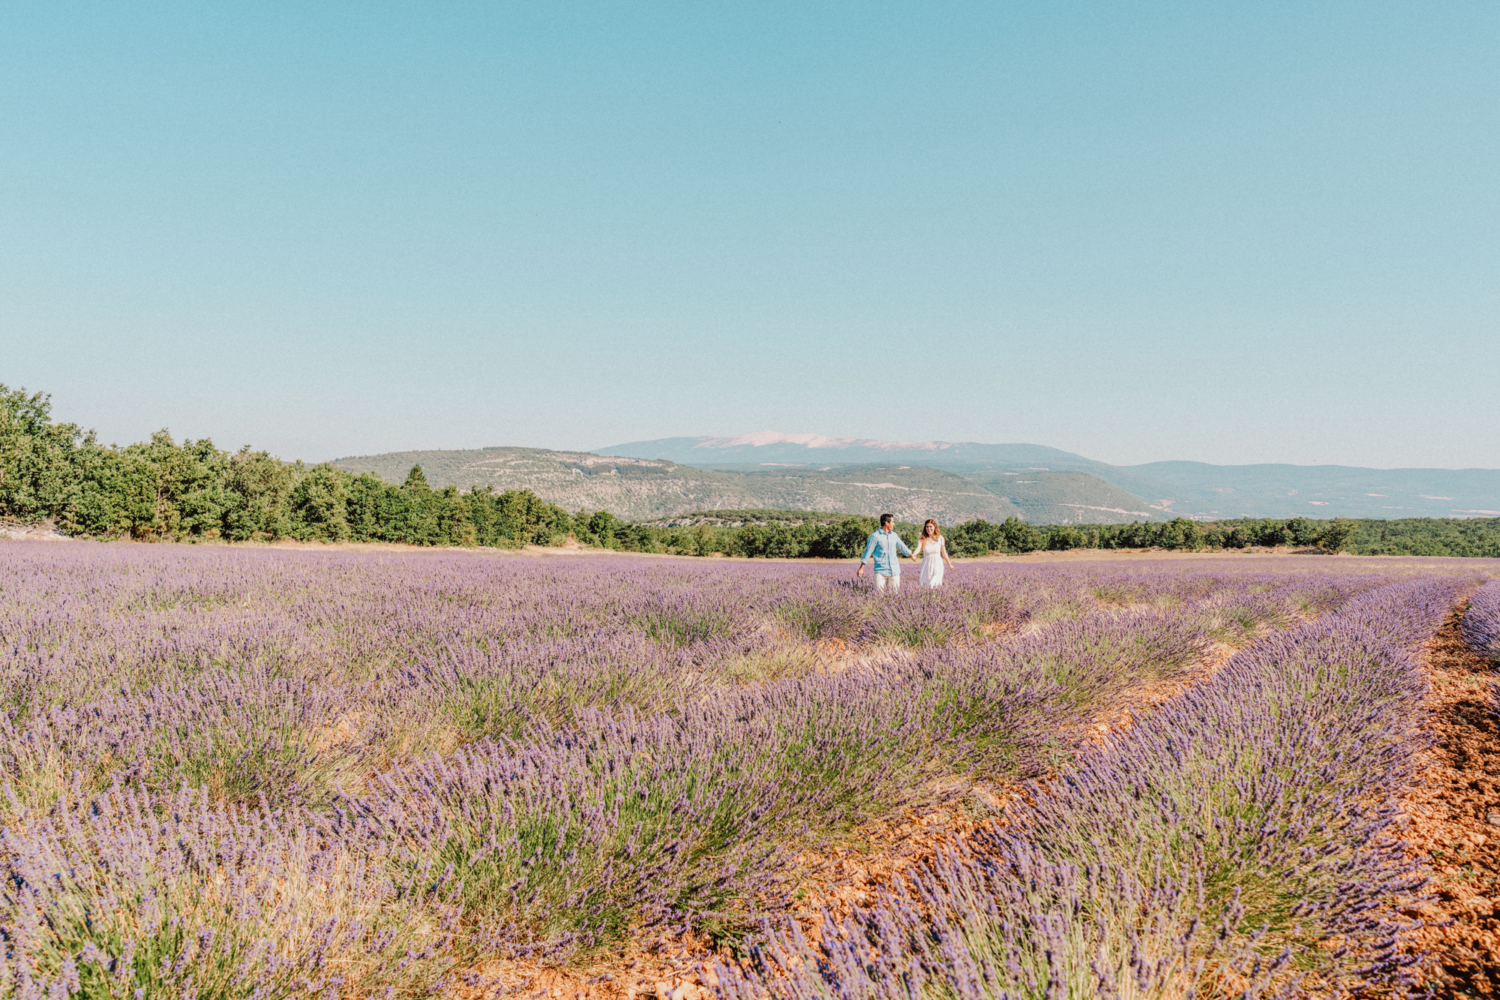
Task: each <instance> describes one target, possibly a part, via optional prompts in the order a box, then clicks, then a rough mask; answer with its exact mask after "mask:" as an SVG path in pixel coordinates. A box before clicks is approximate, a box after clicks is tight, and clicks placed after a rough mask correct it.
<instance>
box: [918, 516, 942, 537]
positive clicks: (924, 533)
mask: <svg viewBox="0 0 1500 1000" xmlns="http://www.w3.org/2000/svg"><path fill="white" fill-rule="evenodd" d="M929 524H930V525H932V537H933V538H942V537H943V529H942V528H939V527H938V523H937V519H936V518H931V517H929V518H928V519H927V520H925V521H923V522H922V534H921V535H919V536H918V537H919V538H926V537H927V526H928V525H929Z"/></svg>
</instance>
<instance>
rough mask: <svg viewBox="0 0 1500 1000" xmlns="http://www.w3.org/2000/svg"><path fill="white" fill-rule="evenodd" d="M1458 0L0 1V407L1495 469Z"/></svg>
mask: <svg viewBox="0 0 1500 1000" xmlns="http://www.w3.org/2000/svg"><path fill="white" fill-rule="evenodd" d="M1497 51H1500V5H1496V4H1494V3H1473V4H1466V3H1442V4H1386V3H1369V2H1366V3H1358V4H1355V3H1347V4H1333V3H1285V4H1276V3H1256V4H1234V5H1232V4H1217V3H1201V2H1200V3H1182V4H1153V3H1144V4H1141V3H1128V4H1127V3H1120V4H1106V3H1080V4H1069V5H1062V4H1009V5H1007V4H997V3H975V4H945V3H937V4H934V3H921V4H918V3H911V4H878V3H874V4H872V3H859V4H854V3H848V4H839V3H825V2H809V0H804V2H799V3H786V4H776V3H765V4H739V5H718V4H689V3H682V4H665V3H623V2H622V3H576V4H517V3H484V4H456V3H432V4H421V5H416V4H404V5H394V4H380V3H359V4H354V3H350V4H334V3H320V4H316V5H298V4H274V3H258V4H254V5H250V4H245V5H202V4H182V5H165V4H150V3H131V4H99V5H91V6H89V7H87V8H84V7H72V8H63V7H59V6H57V5H54V4H30V3H12V4H6V5H4V6H3V7H0V382H4V383H6V384H8V385H10V386H13V387H14V386H25V387H27V388H28V389H36V390H43V391H47V392H50V393H51V394H52V396H53V406H54V414H55V416H57V417H59V418H62V419H67V420H72V421H76V422H78V423H80V424H83V425H85V426H87V427H95V428H97V429H98V430H99V432H100V435H101V436H102V437H103V438H104V439H105V440H107V441H116V442H119V443H126V442H128V441H133V440H138V439H141V438H144V437H146V436H147V435H149V434H150V433H151V432H152V431H153V430H156V429H159V428H162V427H167V428H169V429H170V430H171V431H172V433H173V434H174V435H175V436H177V437H178V438H182V437H192V438H199V437H205V436H207V437H212V438H213V439H214V441H215V442H216V443H217V444H219V445H220V446H221V447H229V448H237V447H239V446H240V445H243V444H253V445H254V446H256V447H259V448H267V449H269V450H271V451H272V452H274V453H276V454H279V455H281V456H282V457H285V458H302V459H307V460H310V461H316V460H325V459H329V458H333V457H337V456H341V455H349V454H362V453H371V452H378V451H390V450H399V449H417V448H443V447H475V446H482V445H531V446H537V447H563V448H593V447H598V446H601V445H605V444H609V443H612V442H617V441H626V440H638V439H647V438H656V437H667V436H676V435H696V434H739V433H745V432H749V431H757V430H762V429H775V430H780V431H786V432H794V433H796V432H803V433H807V432H810V433H818V434H825V435H830V436H841V437H869V438H884V439H899V440H926V439H940V440H949V441H982V442H1032V443H1037V444H1045V445H1051V446H1053V447H1058V448H1064V449H1067V450H1069V451H1074V452H1078V453H1080V454H1083V455H1086V456H1088V457H1090V458H1095V459H1100V460H1102V461H1107V462H1114V463H1118V464H1129V463H1134V462H1145V461H1155V460H1164V459H1193V460H1198V461H1208V462H1215V463H1221V464H1232V463H1247V462H1273V461H1284V462H1295V463H1304V464H1315V463H1318V464H1320V463H1337V464H1350V465H1371V466H1440V467H1475V466H1477V467H1490V468H1494V467H1500V389H1497V387H1500V328H1497V319H1500V60H1497V59H1496V58H1495V52H1497Z"/></svg>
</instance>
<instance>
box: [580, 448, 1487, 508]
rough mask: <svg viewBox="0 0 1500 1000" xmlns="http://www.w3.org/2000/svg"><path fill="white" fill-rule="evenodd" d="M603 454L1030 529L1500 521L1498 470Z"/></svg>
mask: <svg viewBox="0 0 1500 1000" xmlns="http://www.w3.org/2000/svg"><path fill="white" fill-rule="evenodd" d="M601 451H607V452H610V453H613V454H621V455H637V456H641V457H644V458H661V459H668V460H671V461H675V462H686V463H691V464H693V465H695V466H697V467H700V468H704V469H707V470H713V469H718V468H735V469H749V468H770V467H777V468H782V469H786V470H788V471H790V470H791V469H796V468H812V469H822V470H829V471H831V470H833V469H835V468H837V467H839V466H841V465H845V464H856V463H857V464H868V463H870V462H872V461H881V462H902V463H911V464H917V463H920V464H922V465H925V466H929V467H931V468H935V469H942V470H945V471H947V472H951V473H953V474H954V475H957V476H961V477H963V478H965V479H969V480H971V481H973V482H975V483H977V484H982V485H985V486H987V487H988V488H989V489H991V490H992V491H993V492H995V493H997V494H999V495H1001V496H1006V497H1009V498H1010V500H1011V501H1012V502H1013V503H1015V504H1016V505H1017V506H1019V507H1021V508H1022V510H1023V511H1025V513H1026V517H1027V519H1028V520H1030V521H1032V522H1033V523H1079V522H1087V521H1096V520H1097V521H1113V520H1133V519H1134V516H1127V515H1125V514H1123V513H1121V512H1122V511H1137V512H1139V511H1145V512H1149V516H1150V517H1151V518H1152V519H1158V520H1159V519H1163V518H1169V517H1176V516H1186V517H1193V518H1198V519H1213V518H1232V517H1281V518H1285V517H1294V516H1304V517H1318V518H1329V517H1372V518H1395V517H1459V518H1464V517H1493V516H1496V514H1497V513H1500V470H1493V469H1361V468H1353V467H1346V466H1331V465H1329V466H1300V465H1238V466H1224V465H1208V464H1205V463H1202V462H1151V463H1147V464H1144V465H1133V466H1117V465H1109V464H1108V463H1105V462H1096V461H1094V460H1093V459H1088V458H1084V457H1083V456H1082V455H1075V454H1072V453H1071V452H1066V451H1061V450H1059V449H1056V448H1048V447H1044V446H1042V445H1034V444H976V443H972V442H958V443H955V442H944V441H926V442H921V441H916V442H914V441H875V440H865V439H852V438H825V437H819V436H817V435H811V434H780V433H776V432H771V431H763V432H760V433H757V434H745V435H741V436H739V437H699V438H662V439H660V440H655V441H635V442H630V443H627V444H618V445H611V446H609V447H608V448H605V449H601ZM1033 473H1035V474H1036V475H1035V476H1033V475H1032V474H1033ZM1033 479H1035V482H1028V480H1033ZM1012 483H1013V484H1014V485H1011V484H1012ZM1023 487H1024V489H1023ZM1028 489H1029V490H1032V491H1033V492H1030V493H1028V492H1027V490H1028ZM1095 515H1098V516H1095Z"/></svg>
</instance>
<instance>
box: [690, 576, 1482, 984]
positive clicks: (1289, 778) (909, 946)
mask: <svg viewBox="0 0 1500 1000" xmlns="http://www.w3.org/2000/svg"><path fill="white" fill-rule="evenodd" d="M1462 587H1463V583H1462V582H1461V581H1418V582H1413V583H1408V584H1400V585H1395V586H1391V587H1387V588H1383V589H1381V590H1378V591H1375V592H1374V593H1371V594H1368V595H1365V596H1363V597H1360V598H1356V599H1355V600H1353V601H1351V602H1350V603H1349V605H1348V606H1347V607H1345V608H1344V609H1343V611H1342V612H1341V613H1339V614H1337V615H1335V616H1332V617H1331V618H1329V619H1327V620H1324V621H1320V622H1315V623H1311V624H1308V625H1306V626H1303V627H1301V628H1298V629H1295V630H1293V631H1290V632H1287V633H1283V634H1280V635H1276V636H1272V637H1271V638H1269V639H1267V640H1266V641H1265V642H1263V643H1261V644H1259V645H1257V646H1256V647H1255V648H1253V649H1252V650H1249V651H1246V652H1244V653H1241V654H1240V655H1238V656H1236V657H1235V658H1234V659H1233V660H1232V661H1231V663H1230V664H1229V665H1228V666H1227V667H1226V668H1225V670H1224V671H1223V672H1222V673H1221V674H1220V675H1219V676H1218V677H1216V678H1215V679H1214V680H1213V681H1211V682H1210V683H1208V684H1206V685H1204V686H1202V687H1201V688H1198V689H1195V690H1193V691H1190V692H1188V693H1187V694H1185V695H1183V696H1181V697H1180V698H1179V699H1177V700H1176V701H1175V702H1174V703H1173V704H1171V705H1169V706H1167V707H1166V708H1164V709H1163V710H1162V711H1160V712H1158V713H1156V714H1154V715H1153V716H1151V717H1150V718H1148V719H1147V720H1145V721H1144V722H1142V723H1141V724H1139V725H1137V726H1136V727H1135V728H1134V729H1132V730H1131V731H1130V732H1129V734H1128V735H1126V736H1125V737H1124V738H1123V739H1121V740H1119V741H1118V742H1116V743H1115V744H1113V745H1111V746H1109V747H1107V748H1105V749H1102V750H1100V751H1098V752H1096V753H1093V754H1091V755H1089V756H1087V757H1085V758H1084V759H1083V760H1082V761H1081V762H1080V763H1079V765H1078V767H1077V768H1074V769H1068V770H1065V771H1064V773H1063V775H1062V777H1061V779H1060V780H1059V781H1058V782H1056V783H1055V784H1053V785H1049V786H1047V787H1038V788H1037V789H1036V790H1035V791H1036V795H1035V800H1036V805H1035V807H1034V808H1032V809H1027V810H1019V811H1016V812H1014V813H1013V814H1012V816H1011V822H1010V824H1009V825H1008V826H1007V827H1006V828H1004V829H1002V830H1000V831H999V832H992V833H989V834H982V835H980V836H978V837H976V838H974V839H973V840H972V841H971V842H970V843H968V844H966V845H965V846H964V847H962V848H961V849H959V850H955V851H951V852H947V853H945V854H944V855H942V856H941V857H940V858H939V859H938V860H936V861H935V862H934V863H932V864H930V865H929V866H927V867H926V868H924V869H923V870H921V871H920V873H919V874H918V875H916V876H915V877H914V878H913V879H912V880H911V882H910V884H909V885H908V886H906V887H905V889H904V890H903V891H896V892H890V893H887V894H886V895H885V897H884V898H883V899H882V900H881V901H880V902H879V904H878V905H876V906H875V907H873V908H872V909H870V910H868V911H865V912H861V913H858V914H856V916H855V917H853V918H851V919H849V920H847V921H843V922H834V921H825V924H824V926H823V927H822V928H821V933H820V935H819V937H818V941H819V943H817V944H814V943H813V942H812V941H810V940H809V939H808V938H806V937H805V936H804V935H803V934H802V933H801V931H800V930H799V929H798V928H797V927H796V925H786V926H783V927H782V928H780V929H776V930H772V931H771V932H770V934H769V943H768V944H767V945H766V946H765V947H764V948H763V949H761V950H760V951H759V953H758V954H757V956H756V958H757V961H756V962H755V963H754V964H753V965H752V966H751V967H750V968H748V969H747V968H745V967H741V966H737V965H735V966H721V967H720V968H719V969H718V973H719V976H720V980H721V982H722V983H723V993H724V995H726V996H728V997H736V998H739V997H744V998H749V997H764V996H776V997H787V998H804V997H807V998H811V997H819V998H822V997H829V998H831V997H840V998H855V997H869V998H887V997H918V996H931V995H952V996H957V997H986V998H997V1000H998V998H1008V997H1017V998H1018V997H1041V996H1045V997H1065V996H1084V995H1089V996H1092V995H1099V996H1122V995H1126V994H1129V995H1132V996H1142V997H1158V996H1160V997H1165V996H1182V995H1189V996H1191V995H1194V994H1195V993H1196V992H1197V991H1199V990H1204V989H1211V988H1214V986H1215V984H1217V988H1218V989H1221V990H1232V991H1234V992H1237V993H1243V994H1245V995H1266V994H1268V993H1283V992H1285V993H1290V992H1294V991H1296V990H1298V989H1304V990H1312V991H1313V992H1319V991H1323V992H1337V991H1340V990H1345V989H1352V988H1359V987H1374V986H1380V987H1397V988H1399V987H1400V986H1401V984H1402V981H1403V976H1404V970H1405V967H1406V965H1407V964H1408V963H1409V961H1410V959H1409V957H1407V956H1406V955H1405V954H1404V953H1403V952H1402V951H1401V950H1400V949H1399V948H1398V944H1399V942H1400V940H1401V933H1402V931H1403V930H1405V929H1408V926H1409V925H1405V924H1403V918H1401V917H1400V916H1399V914H1398V912H1397V910H1396V909H1395V904H1396V903H1399V902H1401V901H1403V900H1409V899H1410V898H1411V897H1412V895H1413V894H1414V893H1415V892H1417V891H1418V890H1419V887H1420V885H1421V881H1422V880H1421V878H1420V877H1419V876H1418V875H1417V873H1416V872H1415V871H1414V869H1413V867H1412V864H1411V863H1410V862H1409V861H1407V860H1406V858H1405V855H1404V852H1403V851H1402V850H1401V847H1400V844H1399V843H1398V842H1396V841H1395V840H1394V838H1393V837H1392V836H1391V831H1390V825H1391V823H1392V822H1393V818H1394V815H1395V804H1396V797H1397V796H1398V795H1399V793H1400V792H1401V791H1402V790H1403V789H1404V788H1405V787H1406V785H1407V783H1408V782H1409V781H1410V780H1411V779H1412V776H1413V774H1414V768H1415V766H1416V764H1415V751H1416V750H1418V749H1419V748H1421V747H1423V746H1425V745H1426V741H1425V737H1424V736H1423V735H1422V733H1421V732H1420V731H1419V712H1418V709H1419V706H1420V703H1421V699H1422V697H1423V695H1424V690H1425V681H1424V678H1423V675H1422V673H1421V669H1420V666H1419V663H1418V661H1417V660H1416V658H1415V657H1414V655H1413V653H1414V650H1415V649H1416V648H1417V647H1418V646H1419V645H1420V643H1421V642H1422V641H1423V640H1425V639H1426V638H1427V637H1429V636H1430V635H1431V634H1433V632H1435V631H1436V629H1437V627H1438V626H1439V625H1440V623H1441V622H1442V621H1443V619H1444V618H1445V617H1446V615H1447V614H1448V612H1449V610H1450V609H1451V607H1452V605H1453V603H1454V602H1455V600H1456V599H1457V597H1458V594H1459V592H1460V590H1461V588H1462Z"/></svg>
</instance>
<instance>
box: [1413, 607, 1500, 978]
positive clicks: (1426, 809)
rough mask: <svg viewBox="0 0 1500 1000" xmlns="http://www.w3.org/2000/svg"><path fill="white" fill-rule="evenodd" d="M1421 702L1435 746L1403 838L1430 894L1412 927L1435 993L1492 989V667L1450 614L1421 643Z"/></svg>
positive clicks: (1497, 923)
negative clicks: (1420, 920)
mask: <svg viewBox="0 0 1500 1000" xmlns="http://www.w3.org/2000/svg"><path fill="white" fill-rule="evenodd" d="M1427 667H1428V679H1429V681H1430V682H1431V685H1432V686H1431V690H1430V691H1429V693H1428V701H1427V708H1428V711H1429V712H1431V715H1432V723H1431V724H1432V727H1433V732H1434V734H1435V735H1436V736H1437V739H1438V740H1439V745H1438V746H1437V747H1436V748H1435V749H1434V750H1433V751H1432V752H1431V754H1430V762H1429V764H1428V767H1427V769H1426V771H1425V772H1424V774H1423V775H1422V777H1421V779H1420V781H1419V784H1418V786H1417V787H1416V789H1415V790H1414V791H1413V792H1412V794H1411V795H1410V796H1409V798H1408V799H1407V814H1408V816H1409V817H1410V822H1409V824H1408V826H1407V828H1406V831H1405V837H1406V841H1407V843H1408V844H1410V845H1411V848H1412V850H1413V852H1414V853H1415V854H1416V856H1417V857H1418V858H1419V859H1421V860H1422V862H1423V865H1424V867H1426V868H1428V869H1429V870H1430V874H1431V878H1432V883H1431V889H1432V891H1433V892H1434V893H1435V894H1436V896H1437V898H1436V899H1435V900H1434V901H1433V902H1432V903H1430V904H1428V906H1427V907H1426V912H1424V913H1422V916H1424V917H1426V918H1427V919H1428V920H1429V921H1432V922H1433V923H1434V924H1436V925H1438V926H1429V927H1426V928H1423V929H1422V930H1419V931H1417V932H1416V934H1415V937H1416V938H1417V944H1418V946H1419V948H1420V950H1422V951H1425V952H1428V953H1430V955H1431V957H1430V958H1429V959H1428V961H1427V962H1426V963H1425V964H1424V969H1425V976H1426V979H1427V982H1426V984H1425V985H1426V986H1427V988H1428V989H1430V990H1431V991H1432V992H1431V995H1432V996H1434V997H1481V996H1495V995H1497V994H1500V912H1497V907H1500V720H1497V719H1496V716H1495V710H1494V708H1493V707H1492V705H1491V703H1490V682H1491V679H1492V678H1494V676H1495V669H1494V666H1493V664H1490V663H1489V662H1487V661H1486V660H1484V659H1482V658H1480V657H1478V656H1476V655H1474V653H1473V652H1471V651H1470V650H1469V648H1468V647H1467V645H1465V643H1464V641H1463V638H1462V637H1461V636H1460V635H1459V633H1458V616H1457V615H1456V614H1455V615H1454V617H1453V618H1452V619H1450V620H1449V621H1448V623H1447V624H1446V625H1445V626H1443V629H1442V630H1441V631H1440V632H1439V633H1438V635H1437V636H1436V638H1435V639H1434V640H1433V641H1432V643H1431V644H1430V645H1429V646H1428V650H1427Z"/></svg>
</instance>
